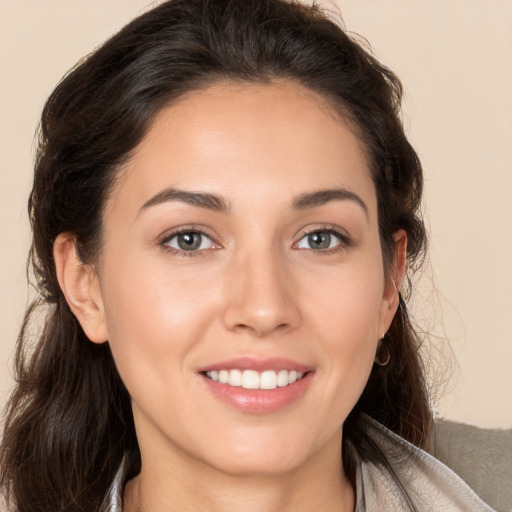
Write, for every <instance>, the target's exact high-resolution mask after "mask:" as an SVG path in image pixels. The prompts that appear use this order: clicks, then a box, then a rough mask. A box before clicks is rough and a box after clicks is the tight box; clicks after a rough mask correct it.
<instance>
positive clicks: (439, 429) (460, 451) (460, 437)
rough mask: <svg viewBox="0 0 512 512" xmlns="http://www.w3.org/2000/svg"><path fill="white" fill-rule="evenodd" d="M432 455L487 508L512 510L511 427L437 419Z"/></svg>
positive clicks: (503, 511) (508, 511)
mask: <svg viewBox="0 0 512 512" xmlns="http://www.w3.org/2000/svg"><path fill="white" fill-rule="evenodd" d="M434 455H435V457H437V458H438V459H439V460H440V461H442V462H443V463H444V464H446V465H447V466H448V467H449V468H451V469H453V471H455V472H456V473H457V474H458V475H459V476H460V477H461V478H462V479H463V480H465V481H466V483H467V484H468V485H469V486H470V487H471V488H472V489H473V490H474V491H475V492H476V493H477V494H478V495H479V496H480V498H482V499H483V500H484V501H485V502H486V503H488V504H489V505H490V506H491V507H493V508H495V509H496V510H497V511H498V512H512V430H486V429H480V428H477V427H474V426H471V425H464V424H461V423H453V422H450V421H440V422H438V423H437V424H436V434H435V440H434Z"/></svg>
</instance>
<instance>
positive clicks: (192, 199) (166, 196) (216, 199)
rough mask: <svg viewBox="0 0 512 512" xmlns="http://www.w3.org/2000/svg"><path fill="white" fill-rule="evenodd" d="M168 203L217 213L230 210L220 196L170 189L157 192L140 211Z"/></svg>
mask: <svg viewBox="0 0 512 512" xmlns="http://www.w3.org/2000/svg"><path fill="white" fill-rule="evenodd" d="M169 201H181V202H182V203H186V204H190V205H192V206H198V207H199V208H206V209H207V210H214V211H217V212H224V213H227V212H229V210H230V206H229V203H228V202H227V201H226V200H225V199H224V198H223V197H221V196H217V195H214V194H208V193H207V192H189V191H186V190H179V189H177V188H173V187H171V188H167V189H165V190H162V191H161V192H158V194H155V195H154V196H153V197H151V198H150V199H148V200H147V201H146V202H145V203H144V204H143V205H142V207H141V209H140V211H142V210H145V209H146V208H149V207H150V206H156V205H158V204H162V203H167V202H169Z"/></svg>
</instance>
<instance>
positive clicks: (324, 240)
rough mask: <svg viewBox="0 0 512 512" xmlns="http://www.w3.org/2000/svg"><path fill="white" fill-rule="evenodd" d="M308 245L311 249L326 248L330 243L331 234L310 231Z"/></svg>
mask: <svg viewBox="0 0 512 512" xmlns="http://www.w3.org/2000/svg"><path fill="white" fill-rule="evenodd" d="M309 245H310V247H312V248H313V249H328V248H329V245H331V235H330V234H329V233H312V234H311V235H309Z"/></svg>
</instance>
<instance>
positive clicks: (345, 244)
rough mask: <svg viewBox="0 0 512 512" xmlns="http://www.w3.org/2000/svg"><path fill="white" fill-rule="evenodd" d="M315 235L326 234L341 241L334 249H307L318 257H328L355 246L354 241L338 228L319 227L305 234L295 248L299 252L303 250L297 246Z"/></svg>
mask: <svg viewBox="0 0 512 512" xmlns="http://www.w3.org/2000/svg"><path fill="white" fill-rule="evenodd" d="M315 233H325V234H328V235H334V236H335V237H336V238H338V239H339V243H338V244H336V245H335V246H334V247H331V248H328V249H318V250H315V249H312V248H310V249H305V250H307V251H309V252H311V253H313V254H315V255H317V256H327V255H329V254H334V253H337V252H340V251H344V250H346V249H347V248H349V247H351V246H352V245H353V243H352V240H351V239H350V237H349V236H347V234H346V233H344V232H342V231H341V230H340V229H339V228H338V227H336V226H328V227H321V226H317V227H314V228H311V229H309V230H307V231H305V232H303V233H302V234H301V236H300V238H299V241H298V242H296V243H295V244H293V245H294V248H296V249H297V250H299V249H301V248H300V247H297V245H298V244H299V243H300V242H301V241H302V240H303V239H304V238H306V237H309V236H311V235H314V234H315Z"/></svg>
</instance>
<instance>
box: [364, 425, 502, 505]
mask: <svg viewBox="0 0 512 512" xmlns="http://www.w3.org/2000/svg"><path fill="white" fill-rule="evenodd" d="M361 427H362V428H364V429H365V431H366V434H367V436H368V437H369V438H370V440H371V441H372V442H373V443H374V444H375V445H376V446H377V448H378V449H379V451H381V452H382V453H383V455H384V456H385V460H386V464H383V463H376V462H372V461H368V460H364V459H363V458H362V457H361V459H360V460H359V461H358V467H359V470H358V474H357V487H358V489H357V491H358V492H357V494H358V508H357V510H356V512H373V511H379V512H388V511H389V512H391V511H393V512H401V511H404V512H405V511H410V510H414V509H416V510H418V512H427V511H429V512H430V511H433V510H443V511H445V512H463V511H464V512H466V511H474V512H492V511H493V509H492V508H490V507H489V506H488V505H486V504H485V503H484V502H483V501H481V500H480V498H478V496H477V495H476V494H475V493H474V492H473V491H472V490H471V489H470V488H469V487H468V486H467V485H466V483H465V482H464V481H463V480H462V479H461V478H459V477H458V476H457V475H456V474H455V473H454V472H453V471H452V470H451V469H449V468H448V467H446V466H445V465H444V464H442V463H441V462H439V461H438V460H437V459H435V458H434V457H432V456H431V455H429V454H428V453H426V452H424V451H423V450H420V449H419V448H418V447H416V446H414V445H412V444H411V443H409V442H407V441H406V440H405V439H402V438H401V437H399V436H397V435H396V434H394V433H393V432H391V431H390V430H388V429H387V428H385V427H383V426H382V425H380V424H379V423H377V422H376V421H375V420H373V419H372V418H370V417H368V416H363V417H362V420H361ZM404 491H405V492H404ZM413 507H414V508H413Z"/></svg>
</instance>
